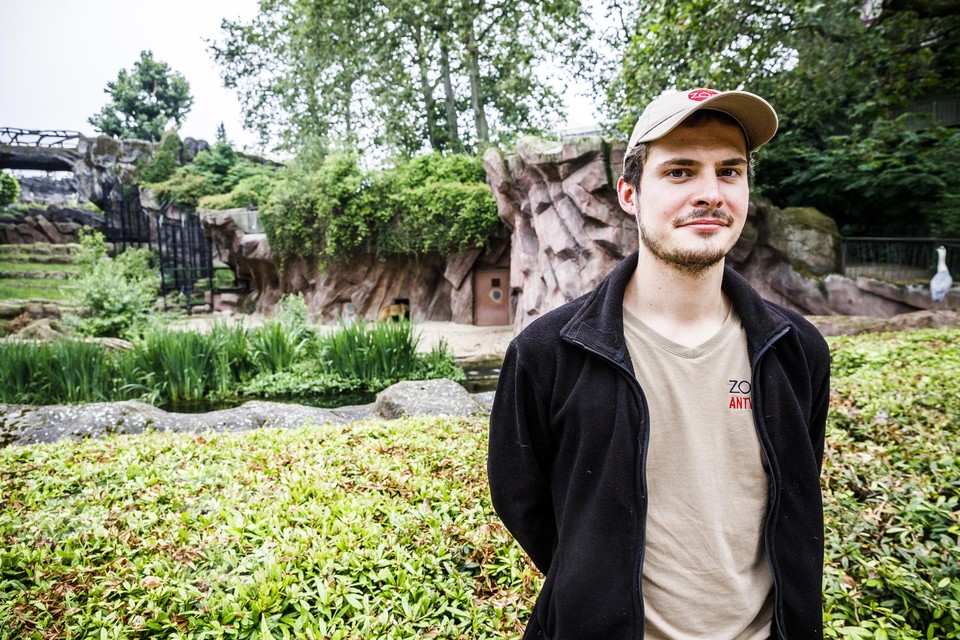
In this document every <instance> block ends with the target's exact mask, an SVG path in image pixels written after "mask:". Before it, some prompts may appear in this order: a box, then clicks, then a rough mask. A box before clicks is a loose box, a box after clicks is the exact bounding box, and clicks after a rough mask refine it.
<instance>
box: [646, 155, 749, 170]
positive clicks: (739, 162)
mask: <svg viewBox="0 0 960 640" xmlns="http://www.w3.org/2000/svg"><path fill="white" fill-rule="evenodd" d="M746 164H747V160H746V158H729V159H727V160H721V161H720V162H719V163H718V166H721V167H742V166H744V165H746ZM699 166H700V163H699V162H697V161H696V160H690V159H688V158H671V159H670V160H665V161H664V162H661V163H660V164H658V165H657V169H666V168H667V167H699Z"/></svg>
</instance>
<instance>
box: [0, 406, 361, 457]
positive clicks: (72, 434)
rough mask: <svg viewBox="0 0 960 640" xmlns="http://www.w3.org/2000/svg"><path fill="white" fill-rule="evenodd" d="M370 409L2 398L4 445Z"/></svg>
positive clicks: (350, 416) (340, 416) (291, 421)
mask: <svg viewBox="0 0 960 640" xmlns="http://www.w3.org/2000/svg"><path fill="white" fill-rule="evenodd" d="M369 415H370V405H364V406H360V407H344V408H340V409H318V408H314V407H305V406H300V405H292V404H283V403H278V402H259V401H252V402H247V403H245V404H243V405H241V406H239V407H235V408H233V409H224V410H222V411H212V412H210V413H196V414H181V413H170V412H167V411H164V410H163V409H159V408H157V407H154V406H152V405H149V404H146V403H144V402H137V401H134V400H128V401H123V402H95V403H91V404H81V405H49V406H42V407H33V406H27V405H10V404H0V446H7V445H10V444H17V445H30V444H37V443H41V442H55V441H57V440H62V439H71V440H80V439H83V438H90V437H101V436H104V435H110V434H136V433H142V432H144V431H147V430H151V431H169V432H176V433H202V432H204V431H210V430H212V431H246V430H249V429H257V428H260V427H279V428H283V429H290V428H294V427H301V426H304V425H306V424H326V423H334V424H346V423H348V422H353V421H355V420H360V419H363V418H365V417H368V416H369Z"/></svg>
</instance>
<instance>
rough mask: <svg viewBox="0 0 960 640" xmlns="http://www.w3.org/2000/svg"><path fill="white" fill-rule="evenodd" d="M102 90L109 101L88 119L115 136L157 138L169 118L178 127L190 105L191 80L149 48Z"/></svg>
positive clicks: (165, 126)
mask: <svg viewBox="0 0 960 640" xmlns="http://www.w3.org/2000/svg"><path fill="white" fill-rule="evenodd" d="M104 93H107V94H109V95H110V102H109V103H107V104H106V105H105V106H104V107H103V109H101V110H100V113H98V114H96V115H94V116H92V117H91V118H90V119H89V122H90V124H92V125H93V126H94V127H96V128H97V130H98V131H100V132H102V133H104V134H105V135H108V136H114V137H117V138H138V139H141V140H152V141H156V140H160V137H161V135H162V134H163V132H164V130H165V129H166V128H167V126H168V125H169V124H170V121H171V120H172V121H173V123H174V125H175V126H178V127H179V126H180V125H181V124H182V123H183V120H184V118H185V117H186V115H187V113H188V112H189V111H190V107H191V106H192V105H193V98H192V97H191V96H190V84H189V83H188V82H187V81H186V79H185V78H184V77H183V76H182V75H180V74H179V73H177V72H175V71H172V70H171V69H170V66H169V65H168V64H166V63H165V62H160V61H157V60H154V59H153V53H152V52H151V51H142V52H141V53H140V59H139V60H138V61H137V62H135V63H134V65H133V70H132V71H127V70H126V69H121V70H120V73H119V74H118V75H117V79H116V80H115V81H113V82H108V83H107V88H106V89H104Z"/></svg>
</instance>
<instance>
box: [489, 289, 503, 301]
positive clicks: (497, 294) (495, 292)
mask: <svg viewBox="0 0 960 640" xmlns="http://www.w3.org/2000/svg"><path fill="white" fill-rule="evenodd" d="M490 299H491V300H493V301H494V302H500V300H502V299H503V291H501V290H500V289H491V290H490Z"/></svg>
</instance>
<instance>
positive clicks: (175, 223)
mask: <svg viewBox="0 0 960 640" xmlns="http://www.w3.org/2000/svg"><path fill="white" fill-rule="evenodd" d="M157 259H158V260H159V261H160V292H161V293H162V294H163V300H164V306H166V303H167V295H168V294H170V293H176V294H179V296H180V299H179V300H178V304H180V305H182V306H184V307H186V308H187V310H188V311H189V310H190V309H192V308H193V307H196V306H204V305H209V304H210V302H209V301H208V300H207V296H206V293H207V292H212V291H213V247H212V245H211V242H210V239H209V238H208V237H207V236H206V235H205V234H204V233H203V226H202V225H201V224H200V219H199V218H198V217H197V216H196V215H195V214H188V213H183V214H180V215H171V214H169V213H167V212H165V211H161V213H160V214H159V215H158V216H157Z"/></svg>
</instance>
